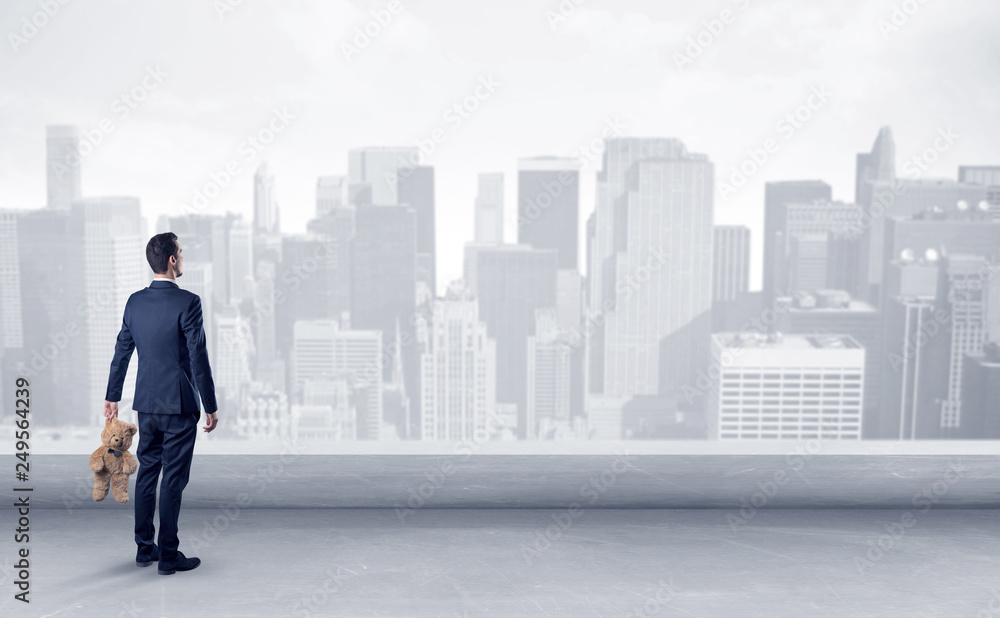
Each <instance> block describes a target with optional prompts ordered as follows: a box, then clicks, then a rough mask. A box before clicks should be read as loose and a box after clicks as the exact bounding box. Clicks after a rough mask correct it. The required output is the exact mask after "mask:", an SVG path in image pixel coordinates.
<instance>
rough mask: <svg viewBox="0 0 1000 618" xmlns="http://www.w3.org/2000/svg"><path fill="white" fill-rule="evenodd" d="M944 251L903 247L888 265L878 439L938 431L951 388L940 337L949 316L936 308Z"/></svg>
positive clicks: (925, 435) (906, 437)
mask: <svg viewBox="0 0 1000 618" xmlns="http://www.w3.org/2000/svg"><path fill="white" fill-rule="evenodd" d="M939 271H940V256H939V254H938V252H937V251H936V250H934V249H930V250H928V251H926V252H924V253H921V254H919V255H917V254H914V252H913V251H912V250H905V251H902V252H901V254H900V256H899V257H898V258H897V259H894V260H892V261H890V262H889V263H888V264H887V265H886V270H885V283H884V290H885V293H886V295H885V299H884V300H883V309H882V313H883V315H884V316H885V318H884V320H883V324H884V330H883V332H884V334H883V336H882V341H883V344H884V349H885V355H884V356H883V363H882V364H883V367H882V384H881V392H882V405H881V407H880V409H879V414H880V418H879V421H878V423H877V425H878V427H879V436H878V439H881V440H913V439H926V438H936V437H938V435H939V434H940V425H941V401H942V400H943V399H944V398H945V397H946V396H947V392H948V346H947V345H946V343H945V340H944V337H941V336H940V331H941V324H942V322H943V320H944V319H947V315H945V314H944V313H942V312H941V311H935V298H936V297H937V292H938V287H939V285H940V282H939V279H940V277H939Z"/></svg>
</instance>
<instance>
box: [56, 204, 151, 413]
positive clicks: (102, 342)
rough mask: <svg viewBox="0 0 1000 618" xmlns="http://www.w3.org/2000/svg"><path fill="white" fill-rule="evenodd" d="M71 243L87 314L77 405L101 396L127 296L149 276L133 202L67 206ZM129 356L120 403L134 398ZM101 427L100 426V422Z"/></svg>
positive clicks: (145, 283)
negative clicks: (77, 252) (79, 251)
mask: <svg viewBox="0 0 1000 618" xmlns="http://www.w3.org/2000/svg"><path fill="white" fill-rule="evenodd" d="M70 212H71V217H72V227H71V230H72V232H71V238H74V239H75V240H76V242H81V241H82V243H83V256H82V257H83V259H82V260H81V261H80V262H78V263H77V265H78V271H79V275H80V276H81V277H82V278H83V279H84V286H85V287H84V301H85V302H86V303H87V307H88V310H87V311H86V315H85V316H84V320H83V324H82V329H83V331H84V332H85V333H86V334H85V335H84V336H85V337H86V341H87V343H86V348H87V352H86V357H85V362H86V364H85V365H84V367H83V368H77V369H78V370H81V371H83V372H86V374H87V375H88V379H87V384H86V386H85V387H84V390H82V391H80V392H78V393H76V395H77V398H78V400H79V401H103V400H104V398H105V395H106V394H107V388H108V372H109V368H110V367H111V360H112V359H113V358H114V354H115V342H116V341H117V339H118V333H119V331H120V330H121V326H122V316H123V315H124V312H125V303H126V302H127V301H128V297H129V296H131V295H132V294H133V293H134V292H136V291H137V290H139V289H140V288H144V287H146V286H148V285H149V281H150V280H152V278H153V272H152V271H151V270H150V268H149V264H148V263H147V262H146V243H147V241H148V240H149V238H148V237H147V236H146V230H145V229H144V226H143V222H142V216H141V213H140V208H139V200H138V198H133V197H94V198H85V199H82V200H77V201H75V202H73V204H72V205H71V209H70ZM137 360H138V358H137V356H136V355H135V354H133V355H132V359H131V364H130V369H129V372H128V375H129V377H127V378H126V380H125V384H124V386H123V390H122V399H121V400H122V401H123V402H126V403H125V404H122V405H123V406H125V407H126V409H128V407H127V406H128V405H130V402H131V401H132V398H133V396H134V395H135V366H134V365H135V363H136V362H137ZM77 418H78V422H84V419H87V421H89V422H91V423H97V422H99V421H100V419H102V418H103V415H102V414H101V413H100V411H99V410H97V409H90V410H83V411H80V412H79V416H78V417H77ZM102 424H103V423H102Z"/></svg>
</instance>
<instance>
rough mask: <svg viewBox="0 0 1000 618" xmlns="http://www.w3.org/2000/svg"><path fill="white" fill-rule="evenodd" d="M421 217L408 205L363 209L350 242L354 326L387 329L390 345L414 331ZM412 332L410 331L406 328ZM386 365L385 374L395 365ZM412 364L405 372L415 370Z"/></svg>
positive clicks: (352, 318)
mask: <svg viewBox="0 0 1000 618" xmlns="http://www.w3.org/2000/svg"><path fill="white" fill-rule="evenodd" d="M416 238H417V235H416V216H415V212H414V210H413V208H410V207H408V206H383V207H381V208H359V209H358V210H357V214H356V217H355V227H354V238H353V241H352V243H351V248H352V250H351V265H352V268H353V273H352V290H351V324H352V325H353V326H354V327H355V328H360V329H378V330H381V331H382V340H383V341H384V342H386V343H387V344H389V343H391V342H392V341H393V340H394V338H395V333H396V328H397V322H398V326H399V328H403V329H412V323H411V320H410V318H411V316H413V315H414V313H415V312H416V262H417V260H416V255H417V250H416V249H417V246H416ZM407 332H410V331H409V330H407ZM387 365H388V366H386V367H384V371H385V372H386V373H385V376H384V377H385V378H386V379H388V377H389V376H388V372H389V370H390V369H391V363H387ZM412 369H413V368H412V367H411V366H409V365H406V366H405V367H404V371H411V370H412Z"/></svg>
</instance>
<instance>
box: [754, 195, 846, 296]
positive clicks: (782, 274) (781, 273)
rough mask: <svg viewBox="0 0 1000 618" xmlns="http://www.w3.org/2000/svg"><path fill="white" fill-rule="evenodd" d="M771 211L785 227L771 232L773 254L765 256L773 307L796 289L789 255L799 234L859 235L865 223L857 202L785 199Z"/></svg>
mask: <svg viewBox="0 0 1000 618" xmlns="http://www.w3.org/2000/svg"><path fill="white" fill-rule="evenodd" d="M768 186H769V187H770V185H768ZM769 212H770V213H772V215H773V216H772V217H771V221H772V222H773V221H780V222H781V226H780V227H775V229H774V230H773V233H772V234H771V235H770V240H771V243H772V244H773V247H772V249H771V250H770V254H769V255H765V258H766V259H770V260H771V261H770V262H767V261H765V263H764V277H765V286H767V285H770V286H771V288H770V289H771V290H772V294H773V295H772V296H770V297H768V296H767V295H766V291H767V290H766V289H765V296H764V298H763V300H764V304H765V306H769V305H770V304H771V302H773V301H774V298H776V297H777V296H785V295H788V294H791V293H792V292H794V291H795V289H794V288H792V281H791V273H790V270H789V268H790V260H789V256H790V254H791V251H792V244H793V241H794V239H795V237H796V236H798V235H800V234H820V235H822V236H824V237H825V236H827V235H828V234H829V233H830V232H836V233H845V234H856V233H857V231H856V230H858V229H859V227H860V226H861V223H860V221H861V215H862V209H861V208H860V207H859V206H858V205H857V204H845V203H844V202H829V201H827V202H823V201H814V202H810V203H804V202H803V203H799V202H781V203H778V204H776V205H774V206H772V207H771V208H770V211H769ZM766 225H767V222H765V226H766ZM765 233H766V231H765ZM817 242H819V241H818V239H817ZM822 242H824V243H825V242H826V239H825V238H824V239H823V241H822ZM765 253H768V251H765ZM824 253H825V251H824ZM823 267H824V269H825V267H826V266H825V261H824V266H823ZM768 282H769V283H768Z"/></svg>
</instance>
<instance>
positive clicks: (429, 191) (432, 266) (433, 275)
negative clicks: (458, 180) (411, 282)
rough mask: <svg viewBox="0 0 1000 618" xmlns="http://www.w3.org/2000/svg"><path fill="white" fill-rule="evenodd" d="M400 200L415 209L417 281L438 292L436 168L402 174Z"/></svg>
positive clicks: (409, 169) (415, 168)
mask: <svg viewBox="0 0 1000 618" xmlns="http://www.w3.org/2000/svg"><path fill="white" fill-rule="evenodd" d="M397 199H398V200H399V205H400V206H409V207H411V208H413V213H414V215H415V216H416V226H417V281H422V282H424V283H426V284H427V285H428V287H430V289H431V290H432V291H433V292H435V293H436V292H437V251H436V250H435V246H436V240H435V236H436V235H435V232H434V227H435V222H434V221H435V216H434V208H435V206H434V168H433V167H430V166H427V165H418V166H414V167H412V168H404V169H401V170H400V171H399V187H398V194H397Z"/></svg>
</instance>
